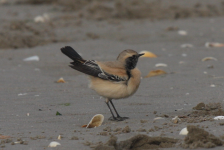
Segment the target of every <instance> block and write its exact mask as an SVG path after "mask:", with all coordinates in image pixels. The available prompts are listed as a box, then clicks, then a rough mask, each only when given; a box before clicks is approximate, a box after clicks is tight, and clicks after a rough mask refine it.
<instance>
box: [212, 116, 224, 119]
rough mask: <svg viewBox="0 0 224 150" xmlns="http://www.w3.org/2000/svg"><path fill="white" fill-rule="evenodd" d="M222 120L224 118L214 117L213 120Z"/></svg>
mask: <svg viewBox="0 0 224 150" xmlns="http://www.w3.org/2000/svg"><path fill="white" fill-rule="evenodd" d="M223 119H224V116H216V117H215V118H214V120H223Z"/></svg>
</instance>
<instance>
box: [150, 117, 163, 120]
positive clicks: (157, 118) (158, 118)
mask: <svg viewBox="0 0 224 150" xmlns="http://www.w3.org/2000/svg"><path fill="white" fill-rule="evenodd" d="M160 119H164V118H163V117H156V118H154V119H153V120H160Z"/></svg>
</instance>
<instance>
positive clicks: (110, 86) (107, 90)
mask: <svg viewBox="0 0 224 150" xmlns="http://www.w3.org/2000/svg"><path fill="white" fill-rule="evenodd" d="M139 83H140V82H139ZM138 86H139V84H137V85H134V86H132V85H131V86H129V85H128V86H127V85H126V84H125V83H116V82H111V81H106V80H102V79H99V78H95V77H90V84H89V87H90V88H91V89H93V90H94V91H96V92H97V93H98V94H99V95H101V96H103V97H105V98H109V99H120V98H126V97H129V96H131V95H132V94H134V93H135V92H136V90H137V88H138Z"/></svg>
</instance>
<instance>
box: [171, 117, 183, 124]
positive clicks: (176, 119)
mask: <svg viewBox="0 0 224 150" xmlns="http://www.w3.org/2000/svg"><path fill="white" fill-rule="evenodd" d="M172 121H173V123H175V124H177V123H178V122H179V121H181V120H180V118H179V117H178V116H176V117H174V118H172Z"/></svg>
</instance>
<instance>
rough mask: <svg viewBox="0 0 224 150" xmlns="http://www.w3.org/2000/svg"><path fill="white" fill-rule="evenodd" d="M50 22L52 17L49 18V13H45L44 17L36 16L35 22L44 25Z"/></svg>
mask: <svg viewBox="0 0 224 150" xmlns="http://www.w3.org/2000/svg"><path fill="white" fill-rule="evenodd" d="M49 20H50V17H49V14H47V13H44V14H43V15H42V16H36V17H35V18H34V22H37V23H38V22H41V23H43V22H46V21H49Z"/></svg>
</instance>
